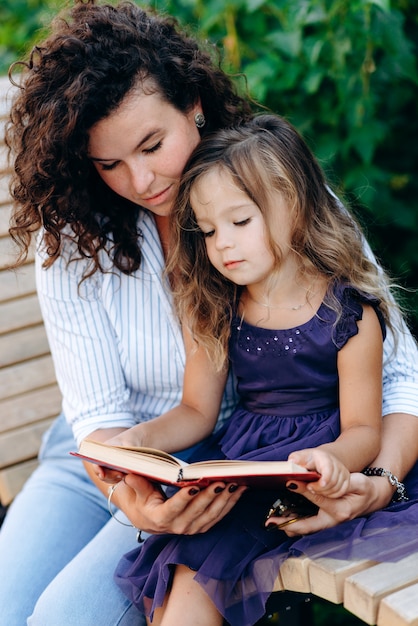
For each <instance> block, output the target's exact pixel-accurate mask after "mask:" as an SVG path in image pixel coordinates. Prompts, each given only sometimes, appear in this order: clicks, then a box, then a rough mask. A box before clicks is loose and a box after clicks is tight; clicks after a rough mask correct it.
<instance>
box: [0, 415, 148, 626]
mask: <svg viewBox="0 0 418 626" xmlns="http://www.w3.org/2000/svg"><path fill="white" fill-rule="evenodd" d="M75 449H76V443H75V441H74V439H73V437H72V433H71V430H70V428H69V426H68V425H67V423H66V422H65V419H64V417H63V416H60V417H59V418H58V419H57V420H56V421H55V422H54V424H53V426H52V428H51V429H50V430H49V431H48V432H47V434H46V436H45V438H44V442H43V445H42V449H41V453H40V465H39V467H38V468H37V469H36V471H35V472H34V473H33V474H32V476H31V477H30V479H29V480H28V481H27V483H26V485H25V486H24V488H23V490H22V491H21V493H20V494H19V495H18V496H17V497H16V499H15V500H14V502H13V504H12V505H11V507H10V509H9V511H8V513H7V516H6V519H5V521H4V523H3V526H2V528H1V532H0V626H24V625H25V624H30V625H31V626H98V625H100V626H133V625H134V624H135V626H141V625H142V624H145V620H144V618H143V617H142V615H141V614H140V613H139V612H138V610H137V609H136V608H135V607H134V606H132V605H131V603H130V602H129V600H128V599H127V598H126V597H125V596H124V595H123V594H122V592H121V591H120V590H119V588H118V587H117V586H116V584H115V583H114V581H113V572H114V570H115V567H116V565H117V563H118V561H119V560H120V558H121V556H122V555H123V554H124V553H125V552H128V551H129V550H132V549H133V548H134V547H135V546H137V545H138V544H137V543H136V540H135V536H136V531H135V529H134V528H129V527H126V526H122V525H121V524H119V523H118V522H116V521H115V520H114V519H112V518H111V517H110V515H109V512H108V510H107V502H106V499H105V498H104V497H103V495H102V494H101V493H100V492H99V490H98V489H97V488H96V487H95V486H94V485H93V483H92V482H91V481H90V480H89V478H88V476H87V473H86V471H85V469H84V466H83V465H82V463H81V462H80V460H79V459H76V458H75V457H72V456H71V455H69V454H68V453H69V451H70V450H75ZM119 517H121V518H123V514H122V513H121V512H118V518H119ZM125 520H126V518H125ZM126 521H127V520H126ZM29 616H31V617H29Z"/></svg>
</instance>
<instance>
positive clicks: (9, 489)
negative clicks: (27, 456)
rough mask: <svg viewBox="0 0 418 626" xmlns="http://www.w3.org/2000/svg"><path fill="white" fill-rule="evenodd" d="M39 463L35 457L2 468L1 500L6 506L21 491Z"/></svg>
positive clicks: (0, 472)
mask: <svg viewBox="0 0 418 626" xmlns="http://www.w3.org/2000/svg"><path fill="white" fill-rule="evenodd" d="M37 465H38V461H37V460H35V459H34V460H32V461H26V462H24V463H19V465H13V466H12V467H8V468H6V469H2V470H0V502H1V503H2V504H3V505H4V506H7V505H8V504H10V502H11V501H12V500H13V498H14V497H15V495H16V494H17V493H19V491H20V490H21V489H22V487H23V485H24V484H25V482H26V481H27V479H28V478H29V476H30V475H31V474H32V472H33V470H34V469H35V468H36V467H37Z"/></svg>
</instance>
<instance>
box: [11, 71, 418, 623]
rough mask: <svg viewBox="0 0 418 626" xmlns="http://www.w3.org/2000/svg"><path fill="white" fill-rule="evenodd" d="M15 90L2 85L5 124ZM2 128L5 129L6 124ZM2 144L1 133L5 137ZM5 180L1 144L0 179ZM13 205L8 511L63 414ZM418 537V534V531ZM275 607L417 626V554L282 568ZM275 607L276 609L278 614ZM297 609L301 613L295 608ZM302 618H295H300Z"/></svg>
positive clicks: (289, 618)
mask: <svg viewBox="0 0 418 626" xmlns="http://www.w3.org/2000/svg"><path fill="white" fill-rule="evenodd" d="M7 91H9V83H8V81H7V79H6V78H0V123H1V124H3V123H4V119H5V117H6V115H7V108H8V102H7V98H6V93H7ZM2 120H3V121H2ZM1 136H2V137H3V132H1ZM1 172H3V174H5V173H6V172H7V167H6V151H5V148H4V145H2V144H1V143H0V173H1ZM10 208H11V203H10V198H9V195H8V190H7V176H2V177H1V179H0V501H1V503H2V504H8V503H9V502H10V501H11V500H12V499H13V497H14V496H15V495H16V493H17V492H18V491H19V489H20V488H21V486H22V484H23V482H24V481H25V480H26V478H27V477H28V476H29V474H30V472H31V471H32V470H33V468H34V467H35V466H36V455H37V452H38V449H39V445H40V440H41V436H42V433H43V432H44V431H45V429H46V428H47V427H48V425H49V424H50V423H51V421H52V419H53V418H54V417H55V416H56V415H57V414H58V413H59V411H60V406H61V397H60V393H59V390H58V387H57V385H56V381H55V375H54V369H53V364H52V359H51V356H50V353H49V348H48V343H47V339H46V335H45V331H44V328H43V324H42V319H41V313H40V310H39V305H38V300H37V296H36V292H35V279H34V267H33V259H32V258H30V259H29V260H28V262H27V263H26V264H25V265H24V266H23V267H22V268H21V269H20V270H19V271H18V272H13V271H11V270H10V269H7V268H8V265H9V264H10V262H11V261H12V260H13V258H14V257H13V247H12V244H11V241H10V237H9V236H8V232H7V230H8V220H9V215H10ZM417 532H418V529H417ZM275 591H276V592H277V593H274V594H273V595H272V598H271V601H270V608H271V610H272V611H275V610H277V608H279V609H280V613H281V616H283V615H284V620H283V623H285V624H286V626H293V624H297V623H300V625H301V626H310V621H308V620H307V619H305V620H304V619H303V608H304V606H305V604H306V603H307V601H309V600H310V599H312V598H313V599H315V598H318V597H319V598H323V599H325V600H327V601H329V602H332V603H335V604H343V605H344V606H345V607H346V609H347V610H348V611H350V612H351V613H353V614H354V615H356V616H357V617H359V618H360V619H361V620H363V621H364V622H365V623H367V624H377V626H418V554H411V556H410V557H408V558H407V559H404V560H402V561H400V562H399V563H383V564H378V565H377V564H375V563H373V562H370V561H357V562H351V561H339V560H335V559H326V558H323V559H317V560H315V561H312V560H310V559H308V558H298V559H295V558H292V559H289V560H288V561H287V562H286V563H285V564H284V565H283V566H282V568H281V570H280V573H279V575H278V577H277V580H276V586H275ZM276 607H277V608H276ZM295 607H296V608H295ZM295 613H296V617H295Z"/></svg>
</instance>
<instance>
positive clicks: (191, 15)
mask: <svg viewBox="0 0 418 626" xmlns="http://www.w3.org/2000/svg"><path fill="white" fill-rule="evenodd" d="M137 1H138V2H139V0H137ZM142 4H143V5H147V6H152V7H155V8H157V9H159V10H164V11H167V12H169V13H171V14H173V15H175V16H176V17H178V18H179V19H180V21H181V22H183V23H185V24H188V25H190V27H191V28H192V29H194V30H197V31H198V32H199V33H200V34H203V35H204V36H206V37H208V38H209V39H210V40H211V41H213V42H216V44H217V45H218V46H219V48H220V50H221V54H222V58H223V66H224V68H225V69H227V70H229V71H231V72H234V73H239V72H244V73H245V75H246V76H247V81H248V87H249V90H250V93H251V94H252V96H253V97H254V98H255V99H256V100H257V101H258V102H259V103H261V104H263V105H265V106H267V107H268V108H269V109H271V110H273V111H276V112H278V113H280V114H281V115H284V116H286V117H287V118H288V119H290V121H291V122H292V123H294V124H295V126H296V127H297V128H298V129H299V130H300V131H301V132H302V133H303V135H304V137H305V138H306V140H307V141H308V143H309V144H310V146H311V147H312V149H313V151H314V152H315V154H316V155H317V156H318V158H319V159H320V161H321V163H322V165H323V167H324V168H325V170H326V171H327V173H328V175H329V177H330V180H332V182H333V184H334V185H335V186H336V189H337V191H338V193H339V194H340V195H341V197H343V198H345V200H346V201H347V202H349V203H350V204H351V206H352V208H353V209H354V210H355V212H356V214H357V216H358V217H359V219H360V221H361V223H362V224H363V226H364V227H365V229H366V231H367V234H368V239H369V241H370V242H371V244H372V247H373V249H374V251H375V253H376V254H377V256H378V257H379V258H380V259H381V261H382V263H383V265H384V266H385V267H386V268H387V269H388V270H389V271H390V272H391V274H392V276H393V277H394V279H395V280H396V282H398V283H399V284H401V285H403V286H405V287H408V288H409V289H410V291H408V292H405V291H402V292H401V297H402V299H403V303H404V305H405V306H406V309H407V311H408V312H409V313H410V319H409V321H410V325H411V327H412V329H413V331H414V333H415V335H416V336H418V295H417V293H415V291H414V290H415V288H416V287H417V286H418V280H417V279H418V252H417V251H416V250H417V248H418V210H417V209H418V201H417V197H418V177H417V174H418V171H417V170H418V167H417V166H418V63H417V48H418V0H412V1H409V0H393V1H392V2H390V0H350V1H347V0H143V2H142ZM63 5H64V2H63V1H61V2H60V1H59V0H3V2H2V5H1V7H0V59H1V65H0V72H1V73H5V72H6V71H7V67H8V65H9V63H10V62H11V61H13V60H15V59H16V58H18V57H20V56H21V55H22V54H23V52H24V51H25V50H26V49H27V48H28V47H29V46H30V45H32V44H33V42H34V41H35V40H36V38H37V37H39V36H40V35H41V32H40V28H41V27H42V26H45V25H47V24H48V22H49V21H50V19H51V16H52V15H53V14H54V13H55V12H56V9H57V8H58V7H62V6H63Z"/></svg>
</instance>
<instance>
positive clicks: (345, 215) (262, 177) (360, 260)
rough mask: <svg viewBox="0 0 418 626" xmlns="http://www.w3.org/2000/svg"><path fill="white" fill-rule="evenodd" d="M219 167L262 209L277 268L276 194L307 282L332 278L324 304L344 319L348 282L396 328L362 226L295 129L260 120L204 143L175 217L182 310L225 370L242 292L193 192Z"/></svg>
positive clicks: (177, 293)
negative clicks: (225, 272)
mask: <svg viewBox="0 0 418 626" xmlns="http://www.w3.org/2000/svg"><path fill="white" fill-rule="evenodd" d="M214 167H218V168H221V169H222V170H223V171H226V172H228V173H229V174H230V175H231V176H232V178H233V180H234V183H235V184H236V185H237V187H238V188H239V189H241V190H242V191H243V192H244V193H245V194H247V195H248V197H249V198H251V200H252V201H253V202H254V203H255V204H256V205H257V206H258V207H259V209H260V211H261V213H262V214H263V216H264V219H265V221H266V225H267V230H268V237H269V243H270V246H271V250H272V252H273V255H274V257H275V260H276V267H277V268H278V269H279V268H280V263H281V256H282V253H281V250H280V248H279V247H278V245H277V243H276V241H275V237H274V233H275V228H276V229H277V224H276V225H275V223H274V195H275V194H276V193H280V194H282V195H283V196H284V197H285V199H286V201H287V204H288V206H289V210H290V211H291V216H292V219H293V228H292V232H291V248H292V250H293V251H294V252H295V253H296V254H297V256H298V258H299V260H300V267H299V273H300V276H303V277H308V278H309V277H312V278H313V277H315V276H317V275H318V273H319V274H320V275H322V276H324V277H325V278H326V280H327V283H328V290H327V294H326V298H325V302H326V304H327V305H328V306H329V307H331V308H332V309H333V310H335V311H336V313H337V320H338V318H339V316H340V315H341V305H340V303H339V302H338V301H337V299H336V298H335V297H334V296H333V286H334V284H335V283H336V282H343V283H346V284H348V285H350V286H352V287H354V288H356V289H358V290H359V291H362V292H365V293H368V294H370V295H373V296H376V297H377V298H378V299H379V301H380V309H381V311H382V313H383V316H384V319H385V321H386V323H387V325H388V326H389V328H392V324H391V321H390V315H389V312H390V311H391V309H393V308H395V309H396V308H397V305H396V304H395V301H394V299H393V298H392V296H391V293H390V286H389V280H388V277H387V275H386V273H385V272H384V271H383V270H382V269H381V268H380V267H378V266H376V265H375V264H374V263H373V262H372V261H371V260H370V259H369V258H368V257H367V255H366V253H365V250H364V243H365V241H364V236H363V234H362V231H361V228H360V226H359V225H358V223H357V222H356V220H355V219H354V217H353V216H352V215H351V214H350V213H349V212H348V211H347V210H346V209H345V208H344V207H343V206H342V205H341V204H340V202H339V200H338V199H337V198H336V196H335V195H334V194H333V193H332V191H331V190H330V188H329V186H328V184H327V182H326V180H325V177H324V173H323V171H322V169H321V168H320V166H319V164H318V162H317V161H316V159H315V157H314V156H313V154H312V153H311V151H310V149H309V148H308V146H307V145H306V143H305V141H304V140H303V139H302V137H301V136H300V135H299V134H298V132H297V131H296V130H295V128H293V127H292V126H291V125H290V124H289V123H288V122H287V121H286V120H284V119H283V118H281V117H279V116H275V115H260V116H258V117H255V118H254V119H253V120H252V121H249V122H247V123H245V124H242V125H240V126H237V127H234V128H230V129H227V130H222V131H219V132H217V133H216V134H214V135H211V136H208V137H206V138H204V139H203V140H202V142H201V143H200V144H199V145H198V146H197V148H196V149H195V151H194V153H193V154H192V156H191V157H190V159H189V162H188V164H187V165H186V168H185V171H184V174H183V177H182V180H181V182H180V186H179V193H178V198H177V202H176V205H175V207H174V210H173V216H172V249H171V253H170V259H169V262H168V265H167V271H168V273H169V276H170V280H171V283H172V285H173V290H174V302H175V306H176V310H177V313H178V315H179V316H180V319H182V320H183V321H184V322H185V323H187V324H188V326H189V327H190V330H191V332H192V335H193V336H194V338H195V340H196V341H197V342H198V344H200V345H203V346H204V347H205V349H206V350H207V352H208V354H209V355H210V357H211V359H212V360H213V361H214V362H215V364H216V365H217V367H218V368H219V369H222V368H223V367H225V366H226V364H227V355H228V339H229V335H230V323H231V317H232V315H233V314H234V312H235V311H236V308H237V305H238V301H239V297H240V292H241V290H242V287H238V286H237V285H235V284H234V283H232V282H231V281H229V280H228V279H226V278H225V277H224V276H222V274H220V273H219V272H218V271H217V270H216V269H215V268H214V267H213V266H212V265H211V263H210V261H209V259H208V255H207V253H206V245H205V239H204V237H203V234H202V232H201V231H200V230H199V228H198V226H197V223H196V220H195V216H194V213H193V209H192V206H191V204H190V193H191V190H192V188H193V186H194V185H195V183H196V182H197V181H198V180H199V179H200V178H201V177H202V176H204V175H205V174H206V173H208V171H210V170H212V169H213V168H214ZM186 321H187V322H186Z"/></svg>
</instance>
